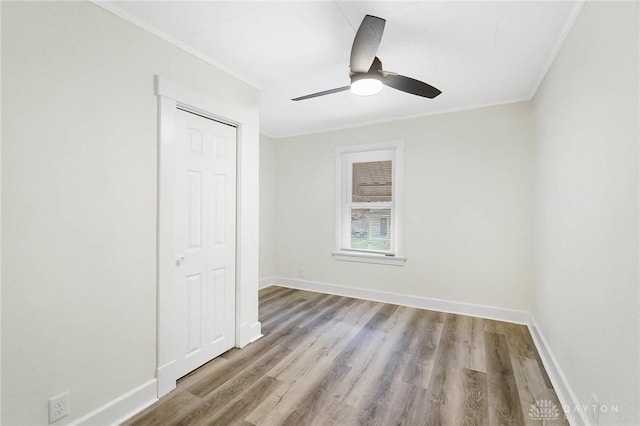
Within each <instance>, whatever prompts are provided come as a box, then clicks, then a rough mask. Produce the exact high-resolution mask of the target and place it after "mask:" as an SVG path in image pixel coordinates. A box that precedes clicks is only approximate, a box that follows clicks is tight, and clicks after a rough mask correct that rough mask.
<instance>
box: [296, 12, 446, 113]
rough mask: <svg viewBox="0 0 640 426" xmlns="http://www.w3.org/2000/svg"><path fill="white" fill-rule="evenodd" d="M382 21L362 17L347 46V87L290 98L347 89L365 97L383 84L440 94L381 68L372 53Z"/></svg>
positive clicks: (422, 93)
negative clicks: (348, 70) (348, 66)
mask: <svg viewBox="0 0 640 426" xmlns="http://www.w3.org/2000/svg"><path fill="white" fill-rule="evenodd" d="M386 22H387V21H386V20H384V19H382V18H378V17H377V16H371V15H367V16H365V17H364V19H363V20H362V23H361V24H360V28H358V31H357V32H356V37H355V39H354V40H353V45H352V46H351V61H350V68H351V71H350V72H349V77H351V84H350V85H349V86H343V87H338V88H336V89H330V90H325V91H323V92H318V93H312V94H310V95H305V96H300V97H298V98H294V99H291V100H292V101H302V100H304V99H310V98H316V97H318V96H324V95H330V94H332V93H338V92H343V91H345V90H349V89H351V91H352V92H353V93H355V94H356V95H361V96H369V95H375V94H377V93H380V91H381V90H382V86H383V85H385V86H389V87H393V88H394V89H397V90H400V91H402V92H407V93H411V94H413V95H417V96H422V97H425V98H431V99H433V98H435V97H436V96H438V95H439V94H440V93H442V92H441V91H440V90H438V89H436V88H435V87H433V86H431V85H429V84H427V83H424V82H422V81H419V80H415V79H413V78H410V77H405V76H404V75H399V74H396V73H394V72H390V71H384V70H383V69H382V62H380V59H378V57H377V56H376V52H377V51H378V46H379V45H380V41H381V40H382V33H383V32H384V25H385V23H386Z"/></svg>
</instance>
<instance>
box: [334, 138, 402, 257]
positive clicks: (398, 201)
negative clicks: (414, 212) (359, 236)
mask: <svg viewBox="0 0 640 426" xmlns="http://www.w3.org/2000/svg"><path fill="white" fill-rule="evenodd" d="M404 150H405V143H404V141H400V140H396V141H389V142H380V143H371V144H363V145H347V146H339V147H337V148H336V149H335V157H336V226H335V229H336V239H335V251H334V252H333V253H332V255H333V257H334V259H336V260H343V261H351V262H366V263H381V264H389V265H404V264H405V262H406V260H407V259H406V257H404V251H403V248H404V247H403V237H404V226H403V225H404V223H403V222H404V220H403V219H404ZM369 161H392V168H391V170H392V194H393V195H392V201H381V202H376V201H373V202H371V201H368V202H353V201H352V195H353V194H352V191H353V186H352V182H353V180H352V179H353V176H352V173H353V166H352V165H353V163H361V162H369ZM353 208H370V209H376V208H380V209H386V208H389V209H390V210H391V226H390V232H391V247H390V250H389V251H375V250H364V249H353V248H351V247H350V245H351V209H353Z"/></svg>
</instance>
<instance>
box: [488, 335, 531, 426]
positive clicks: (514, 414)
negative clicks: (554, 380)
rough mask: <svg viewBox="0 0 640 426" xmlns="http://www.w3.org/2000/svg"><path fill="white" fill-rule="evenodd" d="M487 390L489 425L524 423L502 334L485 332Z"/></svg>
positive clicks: (507, 350) (508, 352) (509, 355)
mask: <svg viewBox="0 0 640 426" xmlns="http://www.w3.org/2000/svg"><path fill="white" fill-rule="evenodd" d="M485 352H486V357H487V377H488V389H489V397H488V401H489V422H490V423H491V424H492V425H522V424H524V423H525V421H524V416H523V413H522V406H521V404H520V397H519V394H518V389H517V385H516V381H515V377H514V375H513V367H512V365H511V354H510V351H509V347H508V345H507V339H506V337H505V336H504V334H496V333H492V332H485Z"/></svg>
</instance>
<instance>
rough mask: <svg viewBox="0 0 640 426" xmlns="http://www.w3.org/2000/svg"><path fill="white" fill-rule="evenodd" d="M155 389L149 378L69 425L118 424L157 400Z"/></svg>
mask: <svg viewBox="0 0 640 426" xmlns="http://www.w3.org/2000/svg"><path fill="white" fill-rule="evenodd" d="M157 391H158V385H157V381H156V379H153V380H149V381H148V382H147V383H145V384H143V385H142V386H139V387H137V388H135V389H133V390H131V391H129V392H127V393H125V394H124V395H122V396H119V397H118V398H116V399H114V400H113V401H111V402H109V403H107V404H105V405H103V406H102V407H99V408H97V409H96V410H93V411H92V412H90V413H89V414H87V415H86V416H83V417H81V418H79V419H77V420H75V421H73V422H71V425H73V426H82V425H87V426H88V425H91V426H98V425H100V426H102V425H117V424H120V423H122V422H124V421H125V420H127V419H129V418H131V417H133V416H134V415H136V414H138V413H139V412H140V411H142V410H144V409H145V408H147V407H148V406H150V405H151V404H153V403H154V402H156V401H157V400H158V398H157Z"/></svg>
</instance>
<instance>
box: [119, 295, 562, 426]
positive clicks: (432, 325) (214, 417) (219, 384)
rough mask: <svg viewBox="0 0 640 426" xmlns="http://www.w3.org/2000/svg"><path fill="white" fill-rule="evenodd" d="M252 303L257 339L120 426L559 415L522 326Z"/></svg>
mask: <svg viewBox="0 0 640 426" xmlns="http://www.w3.org/2000/svg"><path fill="white" fill-rule="evenodd" d="M259 300H260V315H259V317H260V321H261V322H262V325H263V328H262V329H263V333H264V337H262V338H261V339H259V340H257V341H256V342H254V343H252V344H250V345H248V346H247V347H245V348H243V349H237V348H234V349H231V350H230V351H228V352H226V353H224V354H223V355H222V356H220V357H219V358H216V359H215V360H213V361H211V362H209V363H207V364H205V365H204V366H203V367H201V368H200V369H198V370H196V371H194V372H192V373H190V374H188V375H187V376H185V377H183V378H182V379H180V380H179V381H178V383H177V389H176V390H175V391H173V392H171V393H170V394H169V395H168V396H166V397H164V398H162V399H161V400H160V401H158V402H157V403H156V404H154V405H153V406H151V407H149V408H147V409H145V410H144V411H143V412H142V413H140V414H138V415H136V416H135V417H133V418H131V419H130V420H128V421H127V422H126V423H125V424H126V425H127V426H147V425H149V426H152V425H153V426H155V425H159V424H161V425H163V426H165V425H166V426H175V425H185V426H186V425H189V426H193V425H205V424H206V425H225V426H226V425H243V426H250V425H266V426H277V425H304V426H307V425H339V426H352V425H353V426H356V425H358V426H359V425H363V426H364V425H367V426H369V425H371V426H373V425H380V426H389V425H429V426H431V425H433V426H440V425H444V426H449V425H478V426H488V425H491V426H493V425H531V426H534V425H537V424H539V421H534V419H531V418H529V417H528V409H529V408H530V406H531V404H532V403H535V402H536V401H538V400H540V399H546V400H549V401H552V402H553V403H557V404H558V406H559V402H557V401H558V400H557V396H556V394H555V392H554V391H553V388H552V387H551V383H550V382H549V380H548V376H547V374H546V372H545V371H544V367H543V366H542V363H541V361H540V357H539V354H538V353H537V351H536V348H535V345H534V344H533V340H532V339H531V335H530V334H529V332H528V330H527V328H526V327H524V326H521V325H515V324H510V323H505V322H500V321H492V320H486V319H480V318H473V317H466V316H461V315H455V314H447V313H441V312H434V311H427V310H421V309H416V308H409V307H404V306H397V305H390V304H384V303H379V302H372V301H365V300H356V299H352V298H346V297H340V296H335V295H326V294H321V293H315V292H310V291H300V290H292V289H287V288H282V287H276V286H272V287H270V288H268V289H265V290H262V291H261V292H260V297H259ZM560 413H561V410H560ZM554 424H567V423H566V421H565V420H564V419H561V420H560V421H558V422H555V423H554Z"/></svg>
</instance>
